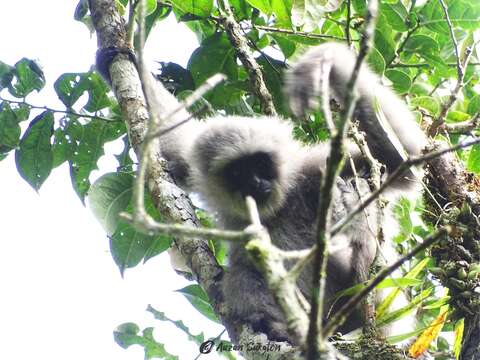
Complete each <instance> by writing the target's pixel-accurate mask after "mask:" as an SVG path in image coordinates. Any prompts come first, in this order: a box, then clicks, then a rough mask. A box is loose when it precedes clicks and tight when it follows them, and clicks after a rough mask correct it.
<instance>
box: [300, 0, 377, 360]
mask: <svg viewBox="0 0 480 360" xmlns="http://www.w3.org/2000/svg"><path fill="white" fill-rule="evenodd" d="M377 11H378V1H377V0H371V1H370V2H369V4H368V8H367V13H366V15H365V30H364V33H363V37H362V40H361V42H360V50H359V54H358V57H357V60H356V62H355V67H354V69H353V72H352V75H351V77H350V80H349V81H348V84H347V89H346V94H345V102H344V104H345V107H344V109H343V110H342V111H341V113H340V118H339V121H338V123H337V127H336V129H335V131H334V133H333V134H332V137H333V139H332V143H331V148H330V149H331V150H330V155H329V157H328V161H327V168H326V170H325V173H324V174H323V176H322V180H321V187H320V194H319V199H320V201H319V208H318V210H317V220H316V226H317V243H316V246H317V250H316V252H315V257H314V260H313V269H312V294H311V297H310V304H311V310H310V325H309V329H308V335H307V343H306V346H307V348H306V354H307V359H308V360H316V359H321V358H322V357H323V354H324V351H325V338H323V337H322V336H320V334H321V323H322V318H323V298H324V293H325V283H326V267H327V261H328V241H329V239H330V231H329V230H330V229H329V227H330V223H329V220H330V213H331V202H332V196H333V186H334V185H335V179H336V177H337V175H338V173H339V171H340V165H341V163H342V160H343V158H344V141H345V138H346V134H347V129H348V124H349V122H350V119H351V118H352V114H353V110H354V108H355V103H356V94H355V92H356V87H355V84H356V81H357V78H358V74H359V71H360V67H361V65H362V63H363V60H364V59H365V57H366V56H367V54H368V51H369V50H370V48H371V46H372V39H373V32H374V30H375V19H376V16H377ZM327 115H328V114H327ZM319 295H320V296H319Z"/></svg>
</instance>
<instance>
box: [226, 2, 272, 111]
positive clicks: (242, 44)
mask: <svg viewBox="0 0 480 360" xmlns="http://www.w3.org/2000/svg"><path fill="white" fill-rule="evenodd" d="M219 5H220V6H221V7H223V12H224V14H222V16H221V17H220V18H218V20H219V21H220V23H221V24H222V25H223V27H224V28H225V31H226V32H227V35H228V38H229V39H230V42H231V43H232V45H233V47H234V48H235V50H236V52H237V55H238V58H239V59H240V61H241V62H242V64H243V66H245V68H246V69H247V72H248V76H249V77H250V82H251V84H252V87H253V92H254V93H255V95H256V96H257V97H258V98H259V100H260V104H261V106H262V109H263V111H264V112H265V114H267V115H276V113H277V112H276V111H275V105H274V104H273V100H272V95H271V94H270V91H269V90H268V88H267V85H266V84H265V80H264V79H263V74H262V70H261V68H260V65H258V63H257V60H255V58H254V57H253V55H252V53H251V51H250V48H249V47H248V42H247V40H246V39H245V37H244V35H243V33H242V29H241V27H240V25H239V24H238V22H237V21H236V20H235V17H234V16H233V12H232V9H231V8H230V5H229V4H228V0H219Z"/></svg>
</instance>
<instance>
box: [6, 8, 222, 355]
mask: <svg viewBox="0 0 480 360" xmlns="http://www.w3.org/2000/svg"><path fill="white" fill-rule="evenodd" d="M76 3H77V0H49V1H34V0H30V1H29V0H15V1H2V2H1V3H0V34H1V38H2V41H1V45H0V49H1V50H0V60H1V61H3V62H5V63H7V64H10V65H13V64H14V63H15V62H17V61H18V60H20V59H21V58H22V57H28V58H32V59H36V60H38V61H39V62H40V64H41V65H42V67H43V70H44V71H45V75H46V78H47V85H46V89H44V90H43V91H42V92H41V94H39V95H37V94H33V95H29V96H28V97H27V101H28V102H30V103H32V104H35V105H48V106H50V107H54V108H59V109H62V105H61V103H60V102H59V101H58V99H57V98H56V95H55V93H54V91H53V87H52V86H53V82H54V81H55V80H56V79H57V77H58V76H59V75H60V74H62V73H64V72H82V71H87V70H89V69H90V67H91V65H92V62H93V59H94V54H95V50H96V43H95V38H94V36H92V35H91V34H90V33H89V31H88V30H87V28H86V27H85V26H84V25H83V24H81V23H78V22H76V21H74V20H73V12H74V9H75V6H76ZM165 23H166V24H165V25H162V29H163V30H162V29H159V30H157V31H156V32H155V33H154V34H152V36H151V38H150V40H149V44H148V51H147V53H146V55H147V57H150V58H151V59H152V61H153V60H161V61H174V62H177V63H179V64H182V65H184V66H185V65H186V62H187V60H188V56H189V54H191V52H192V50H193V49H194V48H195V47H196V46H197V45H196V39H195V37H194V35H193V33H191V32H189V31H188V30H187V29H186V28H185V27H183V25H176V24H175V21H174V19H169V21H166V22H165ZM173 27H174V29H173ZM165 34H167V36H165ZM172 34H174V36H172ZM2 95H5V93H4V92H3V93H2ZM107 151H108V152H109V155H107V156H104V157H103V158H102V159H101V161H100V163H99V165H100V171H97V172H96V173H95V174H93V178H96V177H98V176H100V175H101V174H103V173H105V172H108V171H114V169H115V167H116V162H115V160H114V158H113V156H112V152H115V151H116V147H115V145H110V146H109V147H108V149H107ZM117 152H118V151H117ZM0 185H1V186H0V204H1V205H0V359H8V360H17V359H18V360H20V359H21V360H25V359H48V360H56V359H69V360H77V359H78V360H80V359H82V360H84V359H119V360H123V359H125V360H127V359H128V360H134V359H135V360H141V359H143V352H142V349H141V348H140V347H138V346H134V347H131V348H130V349H128V350H124V349H122V348H120V347H119V346H118V345H116V344H115V343H114V341H113V336H112V332H113V330H114V328H115V327H116V326H117V325H119V324H121V323H123V322H129V321H133V322H136V323H138V324H139V325H140V326H141V327H142V328H144V327H147V326H154V327H156V329H157V330H156V332H155V337H156V338H157V340H158V341H160V342H165V343H166V344H167V350H169V351H171V352H172V353H173V354H176V355H179V356H180V358H181V359H194V358H195V356H196V355H197V347H196V346H195V345H193V344H192V343H190V342H188V340H187V338H186V336H185V335H184V334H183V333H181V332H180V331H178V330H177V329H175V328H174V327H173V326H169V325H166V324H164V323H160V322H158V321H155V320H153V317H152V316H151V315H150V314H149V313H146V312H145V308H146V307H147V305H148V304H152V305H153V306H154V307H156V308H157V309H159V310H162V311H164V312H166V314H167V315H169V316H170V317H172V318H174V319H182V320H184V321H185V322H186V324H187V325H188V326H189V327H190V328H191V329H192V330H193V332H195V333H196V332H199V331H202V330H204V331H206V335H207V336H216V335H218V333H219V332H220V330H221V327H219V326H213V325H212V323H211V322H209V321H208V320H206V319H205V318H204V317H202V316H201V315H199V314H198V313H197V312H196V310H194V309H193V308H192V307H191V305H190V304H189V303H188V302H187V301H186V300H185V299H184V297H183V296H182V295H180V294H178V293H175V292H174V290H175V289H179V288H181V287H183V286H185V285H187V284H188V283H187V282H186V281H185V280H184V279H183V278H181V277H179V276H177V275H176V274H175V273H174V272H173V271H172V270H171V268H170V265H169V260H168V258H167V257H166V256H165V255H162V256H159V257H157V258H155V259H153V260H151V261H149V262H148V263H147V264H145V265H140V266H138V267H136V268H134V269H130V270H127V272H126V274H125V278H124V279H122V278H121V277H120V273H119V271H118V269H117V267H116V266H115V264H114V262H113V260H112V258H111V255H110V253H109V248H108V239H107V238H106V236H105V233H104V231H103V229H102V228H101V227H100V225H99V224H98V223H97V221H96V220H95V218H94V217H93V215H92V214H91V213H90V212H89V210H88V209H87V208H84V207H83V205H82V204H81V202H80V200H79V199H78V197H77V196H76V195H75V193H74V191H73V189H72V187H71V184H70V180H69V174H68V168H67V167H66V166H65V165H63V166H62V167H60V168H58V169H56V170H55V171H54V172H53V173H52V174H51V175H50V177H49V178H48V180H47V181H46V182H45V184H44V185H43V187H42V188H41V189H40V192H39V194H37V193H35V191H34V190H33V189H32V188H31V187H30V186H29V185H28V184H27V183H26V182H25V181H24V180H22V179H21V178H20V176H19V175H18V173H17V171H16V168H15V164H14V159H13V153H12V154H11V155H10V156H9V157H8V158H7V159H5V160H3V161H2V162H0ZM203 358H206V359H213V358H214V356H212V355H209V356H205V357H202V359H203Z"/></svg>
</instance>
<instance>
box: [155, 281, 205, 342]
mask: <svg viewBox="0 0 480 360" xmlns="http://www.w3.org/2000/svg"><path fill="white" fill-rule="evenodd" d="M194 286H197V285H194ZM147 311H148V312H150V313H152V314H153V316H154V317H155V319H157V320H160V321H167V322H170V323H172V324H173V325H175V327H176V328H177V329H180V330H181V331H183V332H184V333H185V334H187V336H188V340H190V341H193V342H194V343H196V344H197V345H201V344H202V343H203V342H204V341H205V335H204V334H203V332H201V333H200V334H198V335H193V334H192V332H191V331H190V329H189V328H188V326H186V325H185V323H184V322H183V321H182V320H172V319H170V318H169V317H168V316H166V315H165V313H164V312H162V311H158V310H156V309H154V308H153V307H152V306H151V305H148V307H147Z"/></svg>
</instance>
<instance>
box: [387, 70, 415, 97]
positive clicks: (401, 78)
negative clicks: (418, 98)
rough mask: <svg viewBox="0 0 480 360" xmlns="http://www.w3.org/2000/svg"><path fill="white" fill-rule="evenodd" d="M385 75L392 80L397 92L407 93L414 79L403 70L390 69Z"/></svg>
mask: <svg viewBox="0 0 480 360" xmlns="http://www.w3.org/2000/svg"><path fill="white" fill-rule="evenodd" d="M385 76H386V77H387V78H388V79H389V80H390V81H391V82H392V85H393V89H394V90H395V92H396V93H397V94H400V95H401V94H405V93H407V92H408V91H409V90H410V87H411V86H412V79H411V78H410V76H408V75H407V74H406V73H405V72H403V71H401V70H395V69H392V70H388V71H387V72H386V73H385Z"/></svg>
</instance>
